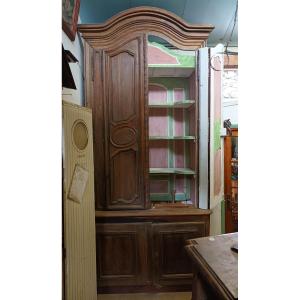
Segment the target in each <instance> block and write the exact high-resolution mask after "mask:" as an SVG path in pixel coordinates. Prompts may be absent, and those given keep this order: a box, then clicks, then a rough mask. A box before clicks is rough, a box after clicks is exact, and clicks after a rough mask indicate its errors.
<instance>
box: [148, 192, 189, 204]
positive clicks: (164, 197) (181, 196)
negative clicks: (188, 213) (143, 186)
mask: <svg viewBox="0 0 300 300" xmlns="http://www.w3.org/2000/svg"><path fill="white" fill-rule="evenodd" d="M150 200H151V201H153V202H155V201H158V202H163V201H166V202H170V201H172V200H173V199H172V195H170V194H163V193H161V194H158V193H150ZM174 200H175V201H188V200H190V199H189V198H188V197H187V195H186V194H185V193H176V195H175V199H174Z"/></svg>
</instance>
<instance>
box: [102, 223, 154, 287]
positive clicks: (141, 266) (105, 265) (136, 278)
mask: <svg viewBox="0 0 300 300" xmlns="http://www.w3.org/2000/svg"><path fill="white" fill-rule="evenodd" d="M148 228H151V225H149V224H148V223H120V224H116V223H114V224H108V223H107V224H97V225H96V243H97V281H98V290H99V289H101V287H118V286H120V287H122V286H141V285H147V284H149V259H148V257H149V250H148Z"/></svg>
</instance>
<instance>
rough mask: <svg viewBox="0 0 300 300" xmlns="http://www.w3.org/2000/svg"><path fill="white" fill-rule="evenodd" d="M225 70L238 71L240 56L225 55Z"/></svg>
mask: <svg viewBox="0 0 300 300" xmlns="http://www.w3.org/2000/svg"><path fill="white" fill-rule="evenodd" d="M224 69H225V70H226V69H238V54H234V55H233V54H230V55H228V56H227V55H224Z"/></svg>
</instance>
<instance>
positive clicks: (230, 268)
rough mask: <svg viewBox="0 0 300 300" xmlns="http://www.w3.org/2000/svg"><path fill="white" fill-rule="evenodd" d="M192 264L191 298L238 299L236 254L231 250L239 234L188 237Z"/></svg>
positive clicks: (194, 299) (197, 299)
mask: <svg viewBox="0 0 300 300" xmlns="http://www.w3.org/2000/svg"><path fill="white" fill-rule="evenodd" d="M188 243H189V245H188V246H186V247H185V248H186V250H187V252H188V254H189V256H190V258H191V259H192V261H193V264H194V279H193V294H192V300H204V299H213V300H217V299H238V254H237V253H236V252H234V251H233V250H231V247H232V246H233V245H234V244H237V243H238V234H237V233H230V234H223V235H217V236H210V237H204V238H198V239H191V240H188Z"/></svg>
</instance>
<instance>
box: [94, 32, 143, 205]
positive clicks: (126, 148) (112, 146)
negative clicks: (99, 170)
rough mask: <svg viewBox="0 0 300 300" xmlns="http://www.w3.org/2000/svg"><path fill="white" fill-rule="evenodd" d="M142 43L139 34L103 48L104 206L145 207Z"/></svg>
mask: <svg viewBox="0 0 300 300" xmlns="http://www.w3.org/2000/svg"><path fill="white" fill-rule="evenodd" d="M143 45H144V40H143V37H142V36H140V37H137V38H133V39H132V40H130V41H128V42H124V43H120V44H119V45H114V47H112V48H111V49H107V50H104V51H103V56H102V64H103V74H102V76H103V78H102V79H103V91H104V95H103V111H104V143H105V156H106V160H105V178H106V201H105V202H106V208H107V209H140V208H145V207H146V202H147V201H146V198H147V197H148V196H147V193H146V190H147V187H146V183H147V181H146V177H147V171H148V164H147V151H146V136H147V133H146V131H147V126H146V124H147V122H146V121H145V90H144V86H145V65H144V46H143ZM96 134H97V132H96Z"/></svg>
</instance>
